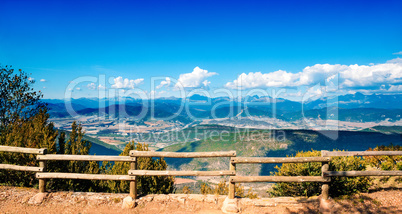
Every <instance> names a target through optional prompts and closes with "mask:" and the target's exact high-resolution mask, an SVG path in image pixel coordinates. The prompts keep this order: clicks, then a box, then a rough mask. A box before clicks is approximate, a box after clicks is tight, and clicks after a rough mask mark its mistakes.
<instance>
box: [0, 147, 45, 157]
mask: <svg viewBox="0 0 402 214" xmlns="http://www.w3.org/2000/svg"><path fill="white" fill-rule="evenodd" d="M46 151H47V149H35V148H22V147H13V146H0V152H17V153H26V154H38V155H43V154H46Z"/></svg>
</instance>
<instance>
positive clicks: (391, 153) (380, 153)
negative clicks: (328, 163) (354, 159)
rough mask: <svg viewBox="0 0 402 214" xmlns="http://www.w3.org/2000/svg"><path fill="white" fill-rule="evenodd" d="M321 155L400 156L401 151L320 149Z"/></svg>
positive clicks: (401, 154)
mask: <svg viewBox="0 0 402 214" xmlns="http://www.w3.org/2000/svg"><path fill="white" fill-rule="evenodd" d="M321 154H322V156H323V157H332V156H402V151H332V152H330V151H326V150H323V151H321Z"/></svg>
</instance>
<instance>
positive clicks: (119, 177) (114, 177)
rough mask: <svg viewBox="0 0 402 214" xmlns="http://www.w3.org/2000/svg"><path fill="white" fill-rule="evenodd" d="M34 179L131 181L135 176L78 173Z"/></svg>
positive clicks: (52, 173) (50, 173)
mask: <svg viewBox="0 0 402 214" xmlns="http://www.w3.org/2000/svg"><path fill="white" fill-rule="evenodd" d="M36 178H39V179H49V178H60V179H83V180H120V181H132V180H135V176H130V175H104V174H80V173H57V172H47V173H36Z"/></svg>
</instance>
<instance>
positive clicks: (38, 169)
mask: <svg viewBox="0 0 402 214" xmlns="http://www.w3.org/2000/svg"><path fill="white" fill-rule="evenodd" d="M0 169H11V170H16V171H26V172H43V167H35V166H18V165H12V164H0Z"/></svg>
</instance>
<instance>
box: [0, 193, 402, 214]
mask: <svg viewBox="0 0 402 214" xmlns="http://www.w3.org/2000/svg"><path fill="white" fill-rule="evenodd" d="M37 193H38V190H36V189H32V188H19V187H8V186H0V213H41V214H42V213H44V214H51V213H157V214H162V213H169V214H172V213H193V214H196V213H205V214H206V213H211V214H215V213H222V211H221V209H220V208H221V207H222V203H223V200H224V198H225V196H215V197H213V196H211V197H210V198H209V199H211V198H214V200H206V199H205V196H202V195H198V196H197V195H194V196H193V197H190V199H189V198H188V197H187V200H185V201H180V200H172V199H171V198H172V197H170V199H169V197H167V195H160V196H155V197H153V196H147V197H144V198H143V199H141V200H140V201H139V203H138V206H137V207H136V208H133V209H122V208H121V207H122V201H123V199H124V198H125V197H126V196H127V194H109V193H78V192H52V193H50V194H49V195H48V196H47V198H46V199H45V200H44V201H43V202H42V203H41V204H40V205H35V204H32V202H33V201H32V197H33V196H35V195H36V194H37ZM199 197H204V199H205V200H203V201H200V200H199ZM30 200H31V201H30ZM267 200H269V199H267ZM267 200H265V199H260V200H259V202H258V203H241V204H240V203H239V207H240V211H241V213H319V203H318V201H312V202H309V203H298V204H291V205H289V204H288V205H286V204H272V203H271V205H269V204H270V203H265V204H263V203H262V202H264V201H267ZM249 202H250V201H249ZM335 202H336V203H335V205H334V209H335V211H336V213H401V212H402V191H401V190H388V191H379V192H374V193H369V194H367V193H365V194H360V195H357V196H353V197H347V198H343V199H336V200H335ZM267 204H268V205H267Z"/></svg>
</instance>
